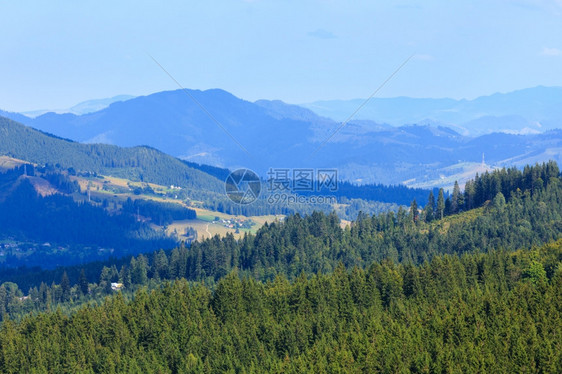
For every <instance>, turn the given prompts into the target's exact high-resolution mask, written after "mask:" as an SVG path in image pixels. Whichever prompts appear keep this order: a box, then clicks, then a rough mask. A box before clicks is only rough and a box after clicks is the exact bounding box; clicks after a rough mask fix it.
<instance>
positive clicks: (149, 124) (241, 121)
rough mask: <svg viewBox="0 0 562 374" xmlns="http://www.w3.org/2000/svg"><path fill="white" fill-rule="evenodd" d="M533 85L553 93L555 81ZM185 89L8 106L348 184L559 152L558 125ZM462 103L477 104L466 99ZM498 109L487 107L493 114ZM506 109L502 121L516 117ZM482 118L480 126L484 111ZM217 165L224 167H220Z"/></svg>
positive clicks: (63, 132)
mask: <svg viewBox="0 0 562 374" xmlns="http://www.w3.org/2000/svg"><path fill="white" fill-rule="evenodd" d="M523 91H525V90H523ZM539 91H541V92H543V93H544V92H550V93H552V92H558V89H557V88H552V89H546V88H545V89H544V90H539ZM561 92H562V91H561ZM188 93H189V95H187V94H186V92H184V91H183V90H176V91H165V92H159V93H155V94H152V95H148V96H141V97H137V98H133V99H130V100H127V101H121V102H115V103H112V104H111V105H109V106H108V107H107V108H105V109H103V110H100V111H97V112H94V113H88V114H84V115H74V114H69V113H66V114H55V113H47V114H44V115H41V116H39V117H37V118H35V119H32V118H28V117H24V116H21V115H19V114H14V113H7V114H6V115H7V116H12V118H19V121H21V122H23V123H25V124H26V125H28V126H31V127H34V128H37V129H39V130H42V131H45V132H48V133H52V134H56V135H58V136H62V137H65V138H69V139H73V140H76V141H79V142H85V143H107V144H115V145H119V146H123V147H134V146H138V145H143V144H144V145H149V146H151V147H154V148H157V149H160V150H162V151H163V152H165V153H167V154H170V155H172V156H175V157H179V158H181V159H184V160H186V161H188V162H191V163H194V164H207V165H214V166H218V167H221V168H228V169H231V170H233V169H235V168H239V167H248V168H251V169H253V170H255V171H256V172H258V173H259V174H260V175H261V176H262V178H264V179H266V178H267V172H268V171H269V170H270V169H272V168H273V169H279V168H281V169H291V168H292V169H297V168H316V169H318V168H333V169H337V170H338V177H339V178H340V179H342V180H347V181H351V182H353V183H382V184H400V183H401V184H406V185H408V186H412V187H422V188H432V187H436V186H445V187H451V186H452V184H453V183H454V181H455V179H457V180H459V181H460V182H461V183H462V181H464V180H466V179H468V178H471V177H472V176H473V175H474V173H476V172H479V173H482V172H485V171H487V170H491V169H492V168H494V167H501V166H511V165H524V164H527V163H531V164H532V163H534V162H540V161H547V160H549V159H553V160H555V161H557V162H561V161H562V159H561V154H562V131H560V130H551V131H548V132H546V133H538V134H535V133H534V131H528V134H527V135H525V136H523V135H515V134H509V133H505V132H504V133H490V134H484V135H480V136H477V137H472V136H466V135H462V134H461V133H460V132H459V131H462V129H458V128H457V127H455V128H451V127H450V126H444V125H441V124H439V122H434V121H432V120H429V121H427V120H424V121H420V122H419V124H418V125H402V126H391V125H389V124H385V123H384V122H382V121H372V120H365V119H356V120H353V121H351V122H350V123H347V124H346V126H344V127H341V124H340V123H339V122H336V121H334V120H332V119H330V118H327V117H323V116H320V115H318V114H316V113H314V112H313V111H312V110H310V109H307V108H303V107H300V106H297V105H291V104H286V103H284V102H282V101H278V100H277V101H268V100H259V101H256V102H254V103H252V102H249V101H245V100H242V99H239V98H237V97H236V96H234V95H232V94H231V93H229V92H226V91H223V90H219V89H213V90H207V91H199V90H188ZM190 95H191V96H192V97H193V98H195V100H197V102H198V103H200V104H201V105H202V106H203V107H204V108H205V110H206V111H207V112H209V113H211V115H212V117H213V118H210V116H209V115H208V114H207V113H205V111H203V110H202V109H201V107H199V105H198V104H196V103H195V102H194V101H193V100H192V98H191V97H190ZM506 95H507V96H506ZM530 95H531V94H530V93H529V92H528V91H525V92H517V93H513V95H511V94H499V95H498V96H497V97H495V98H494V97H493V96H494V95H492V97H488V98H482V99H481V100H479V102H481V104H478V105H479V106H480V107H486V106H487V107H493V105H494V104H493V103H494V102H498V101H506V102H508V103H507V104H506V103H503V104H502V105H503V106H504V107H505V108H508V107H509V105H512V104H509V102H514V101H513V100H515V99H513V100H511V99H510V100H511V101H509V100H507V99H506V98H508V97H515V98H517V100H519V101H518V102H521V103H524V102H526V101H528V100H530V99H529V97H530ZM531 96H532V95H531ZM547 96H548V95H547ZM380 100H386V101H387V102H388V103H390V104H389V108H387V109H388V110H389V111H390V110H391V109H392V105H395V106H396V105H398V104H396V102H394V101H393V99H380ZM401 100H402V99H401ZM403 100H405V101H411V102H413V103H414V104H415V105H417V107H418V109H419V110H420V111H421V110H422V109H423V108H430V109H431V108H433V110H435V111H438V108H439V106H443V105H452V104H454V103H455V102H456V101H455V100H450V99H439V100H437V101H435V102H434V101H432V99H407V98H403ZM549 100H550V101H549ZM549 100H546V99H545V101H544V102H543V104H540V105H539V104H537V103H534V102H533V103H530V104H529V105H528V107H529V108H530V109H525V110H526V111H527V112H529V113H530V112H532V110H535V109H536V108H537V107H539V106H541V105H542V106H543V107H545V108H551V107H553V106H554V104H555V103H556V102H557V100H558V97H554V98H552V97H551V98H550V99H549ZM393 102H394V104H392V103H393ZM432 103H433V104H432ZM459 103H460V104H462V105H464V106H466V107H470V106H473V107H478V105H476V104H474V103H472V102H468V101H459ZM391 104H392V105H391ZM460 104H459V105H460ZM432 105H433V106H432ZM520 106H521V108H518V110H519V112H520V113H523V112H524V111H525V110H524V108H523V107H524V105H523V104H521V105H520ZM533 108H535V109H533ZM561 108H562V106H561ZM354 109H356V108H354ZM554 109H556V110H558V111H562V109H557V108H554ZM554 112H555V111H553V113H554ZM360 113H361V112H360ZM499 113H500V112H493V114H494V115H496V114H499ZM359 117H361V116H359ZM467 118H468V117H467ZM489 118H491V119H489V121H493V118H492V117H489ZM502 118H503V119H504V120H505V121H506V123H508V124H510V123H514V122H515V121H516V120H515V119H513V120H506V117H505V116H504V117H502ZM215 121H216V122H215ZM478 121H480V122H481V124H480V125H482V123H483V122H486V121H488V119H486V118H484V119H482V118H480V119H479V120H478ZM482 126H483V125H482ZM542 129H543V130H544V129H546V127H543V128H542ZM219 174H220V175H221V176H222V175H224V171H219Z"/></svg>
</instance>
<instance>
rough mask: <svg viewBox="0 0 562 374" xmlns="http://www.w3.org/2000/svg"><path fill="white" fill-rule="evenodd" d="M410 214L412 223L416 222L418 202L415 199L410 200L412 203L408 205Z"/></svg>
mask: <svg viewBox="0 0 562 374" xmlns="http://www.w3.org/2000/svg"><path fill="white" fill-rule="evenodd" d="M410 214H411V215H412V220H413V221H414V223H416V222H417V221H418V215H419V212H418V203H417V202H416V199H414V200H412V204H411V205H410Z"/></svg>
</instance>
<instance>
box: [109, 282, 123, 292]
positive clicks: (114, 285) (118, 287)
mask: <svg viewBox="0 0 562 374" xmlns="http://www.w3.org/2000/svg"><path fill="white" fill-rule="evenodd" d="M122 288H123V283H111V289H112V290H113V291H120V290H121V289H122Z"/></svg>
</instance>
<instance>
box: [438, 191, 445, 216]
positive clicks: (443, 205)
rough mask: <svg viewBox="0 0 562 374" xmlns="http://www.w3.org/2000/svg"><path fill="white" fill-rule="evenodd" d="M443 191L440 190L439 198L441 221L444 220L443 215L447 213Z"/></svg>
mask: <svg viewBox="0 0 562 374" xmlns="http://www.w3.org/2000/svg"><path fill="white" fill-rule="evenodd" d="M443 194H444V192H443V189H442V188H440V189H439V195H438V196H437V214H438V216H439V219H443V213H444V212H445V198H444V197H443Z"/></svg>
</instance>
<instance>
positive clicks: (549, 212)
mask: <svg viewBox="0 0 562 374" xmlns="http://www.w3.org/2000/svg"><path fill="white" fill-rule="evenodd" d="M547 170H548V172H549V173H551V174H552V175H551V176H550V177H549V178H548V179H547V180H548V181H549V182H548V183H544V184H543V185H542V187H541V188H536V189H534V190H533V192H531V190H529V189H526V187H525V185H524V184H522V183H526V182H524V181H525V180H526V178H523V176H524V175H525V174H527V173H534V174H535V175H540V173H542V172H543V171H544V172H546V171H547ZM506 173H507V174H510V175H512V177H513V178H514V179H513V180H515V181H521V182H520V183H519V182H518V183H514V185H513V188H515V190H514V191H513V192H512V193H508V192H509V191H508V190H504V191H505V192H506V194H508V196H509V198H508V199H505V198H504V197H503V193H502V192H496V196H495V197H494V199H493V200H492V201H489V200H487V201H485V202H484V203H483V205H482V206H481V207H479V208H476V209H471V210H467V211H464V212H461V213H455V214H454V213H452V212H451V210H450V208H449V209H448V210H447V214H449V216H446V217H445V218H443V219H439V216H440V214H441V212H440V211H439V209H438V207H439V206H440V205H443V206H447V207H449V206H451V202H450V199H447V203H445V202H443V203H441V204H436V205H435V210H431V211H429V210H428V206H430V204H426V206H425V208H424V209H423V210H421V209H420V210H410V211H406V210H404V209H400V210H399V211H398V213H396V214H395V213H393V212H389V213H384V214H379V215H375V216H368V215H365V214H361V215H360V216H359V218H358V220H357V221H355V222H354V223H353V224H352V225H351V226H348V227H346V228H342V227H341V225H340V220H339V218H338V217H337V215H336V214H335V213H331V214H328V215H326V214H323V213H320V212H315V213H313V214H311V215H308V216H300V215H298V214H297V215H292V216H289V217H287V218H286V219H285V220H284V221H283V222H273V223H270V224H266V225H265V226H263V227H262V228H261V229H260V230H259V231H258V232H257V234H256V235H246V236H245V237H243V238H242V239H240V240H238V241H237V240H235V239H234V237H233V236H232V235H227V236H226V237H224V238H219V237H218V236H215V237H214V238H212V239H207V240H203V241H201V242H194V243H192V245H191V246H190V247H186V246H181V247H179V248H176V249H173V250H171V251H157V252H154V253H152V254H146V255H141V256H137V257H133V258H124V259H113V260H109V261H106V262H96V263H92V264H91V265H84V266H74V267H67V268H59V269H57V270H54V271H39V270H38V269H18V270H17V271H4V272H3V273H2V274H1V277H0V279H1V280H2V281H3V282H15V286H14V285H11V286H10V287H11V288H10V289H11V290H12V292H8V293H7V295H11V297H10V296H8V298H7V299H6V300H5V305H6V311H7V313H8V314H9V315H11V316H12V317H16V316H21V315H22V314H24V313H26V312H28V311H32V310H39V311H40V310H46V309H47V308H48V307H50V306H52V305H56V304H59V303H65V302H70V303H71V304H73V303H74V304H76V303H81V302H84V301H86V300H88V299H91V298H94V299H95V298H97V299H99V298H100V297H103V295H105V294H108V293H111V291H110V290H109V289H107V287H105V286H102V287H100V284H104V285H107V284H108V283H110V282H120V283H123V284H124V285H125V289H126V290H128V291H133V290H134V289H136V288H138V287H142V286H147V285H148V286H153V284H152V283H154V282H156V283H158V282H159V281H160V280H174V279H181V278H185V279H187V280H189V281H205V283H206V284H207V285H210V286H212V285H214V284H215V283H216V282H217V281H218V280H219V279H221V278H222V277H223V276H225V275H226V274H228V273H230V272H231V271H233V270H237V271H238V272H239V274H241V275H242V276H250V277H252V278H254V279H256V280H258V281H269V280H272V279H274V278H275V277H276V276H278V275H279V274H282V275H283V276H285V277H287V278H288V279H290V280H293V279H296V278H297V277H298V276H299V275H300V274H302V273H304V274H307V275H311V274H317V273H330V272H332V271H333V270H334V269H335V268H336V267H337V266H338V265H339V264H343V265H344V266H345V267H347V268H352V267H359V268H363V269H365V268H367V267H368V266H370V265H371V264H372V263H374V262H380V261H391V262H393V263H403V264H414V265H420V264H423V263H425V262H426V261H428V260H430V259H431V258H432V257H433V256H436V255H440V254H451V255H461V254H463V253H471V252H475V251H479V252H487V251H492V250H495V249H500V248H503V249H509V250H516V249H519V248H531V247H532V246H534V245H542V244H544V243H548V242H550V241H552V240H556V239H558V238H560V237H561V236H562V185H561V184H560V182H559V181H558V177H556V176H554V175H556V174H557V173H559V171H558V168H557V166H556V164H553V163H548V164H543V165H536V166H534V167H531V168H527V169H525V170H524V171H522V172H521V171H516V170H512V171H510V172H507V171H504V170H500V171H497V172H495V173H491V174H485V175H484V176H482V177H478V178H476V181H478V182H477V183H480V181H485V180H488V179H493V178H496V176H495V175H507V174H506ZM500 180H501V179H500ZM471 183H473V182H471ZM500 183H502V184H503V183H508V182H507V181H505V180H504V181H503V182H500ZM482 185H485V184H484V183H482ZM520 187H521V188H523V189H524V190H521V189H520ZM483 193H485V194H489V193H490V192H489V191H488V189H486V188H484V189H483ZM452 196H456V194H455V193H453V195H452ZM470 199H471V197H470V195H468V194H467V199H466V200H467V201H470ZM465 206H466V205H464V207H465ZM464 207H463V208H462V209H466V208H464ZM443 209H444V213H445V208H443ZM459 210H460V209H459ZM444 213H443V214H444ZM429 217H433V218H432V219H429ZM82 271H84V277H85V281H86V282H88V283H90V285H91V289H92V290H94V291H95V292H92V293H88V292H82V293H81V292H80V290H79V287H78V286H79V284H80V282H81V281H80V279H81V278H82ZM63 276H64V277H67V278H68V279H69V287H70V286H73V287H74V288H72V287H70V288H71V289H70V291H69V292H68V293H66V294H67V295H68V298H61V297H60V295H61V293H60V291H58V288H59V287H60V284H61V283H62V278H63ZM153 281H154V282H153ZM83 282H84V280H82V283H83ZM151 282H152V283H151ZM18 287H19V288H18ZM41 288H42V289H43V292H44V293H48V294H49V297H44V298H43V302H32V300H33V298H32V299H31V300H28V301H26V302H25V303H23V304H25V305H23V304H22V303H12V304H10V302H11V301H12V299H14V298H17V297H21V296H22V295H23V294H24V293H26V294H28V295H31V294H36V293H37V292H38V291H39V290H40V289H41ZM19 289H21V290H22V291H20V290H19ZM96 290H97V291H96ZM98 291H99V292H98ZM57 295H58V296H57ZM47 301H48V302H47ZM8 305H11V307H8Z"/></svg>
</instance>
